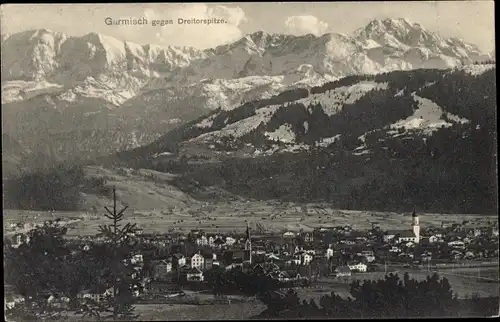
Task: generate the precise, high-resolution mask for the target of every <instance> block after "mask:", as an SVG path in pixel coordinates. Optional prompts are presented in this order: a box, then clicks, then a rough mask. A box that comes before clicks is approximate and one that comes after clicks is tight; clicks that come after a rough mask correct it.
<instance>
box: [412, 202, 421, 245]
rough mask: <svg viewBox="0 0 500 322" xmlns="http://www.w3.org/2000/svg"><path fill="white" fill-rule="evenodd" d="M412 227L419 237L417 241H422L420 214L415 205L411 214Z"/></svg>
mask: <svg viewBox="0 0 500 322" xmlns="http://www.w3.org/2000/svg"><path fill="white" fill-rule="evenodd" d="M411 228H412V230H413V233H414V234H415V236H416V237H417V240H416V242H417V243H419V242H420V223H419V221H418V214H417V212H416V211H415V207H413V212H412V214H411Z"/></svg>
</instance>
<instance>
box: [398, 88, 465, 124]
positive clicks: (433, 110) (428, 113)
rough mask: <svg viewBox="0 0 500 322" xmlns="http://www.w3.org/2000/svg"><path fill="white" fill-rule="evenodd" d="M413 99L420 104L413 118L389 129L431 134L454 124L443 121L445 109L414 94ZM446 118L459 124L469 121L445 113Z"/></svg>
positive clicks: (399, 122)
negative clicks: (419, 131) (420, 131)
mask: <svg viewBox="0 0 500 322" xmlns="http://www.w3.org/2000/svg"><path fill="white" fill-rule="evenodd" d="M412 96H413V99H414V100H415V101H416V102H418V109H417V110H416V111H415V112H414V113H413V115H412V116H410V117H407V118H406V119H404V120H400V121H398V122H396V123H394V124H391V125H390V126H389V127H390V128H391V129H396V130H397V129H399V128H404V129H406V130H422V131H424V133H431V132H433V131H435V130H437V129H439V128H441V127H449V126H451V125H452V124H451V123H449V122H447V121H445V120H443V119H442V116H443V113H444V111H443V109H442V108H441V107H440V106H439V105H437V104H436V103H434V102H433V101H431V100H429V99H426V98H423V97H420V96H417V95H415V94H412ZM445 114H446V117H447V118H448V119H450V120H453V121H454V122H457V123H467V122H469V120H467V119H465V118H461V117H459V116H456V115H453V114H451V113H445ZM391 133H397V131H392V132H391Z"/></svg>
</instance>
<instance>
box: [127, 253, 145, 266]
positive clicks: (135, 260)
mask: <svg viewBox="0 0 500 322" xmlns="http://www.w3.org/2000/svg"><path fill="white" fill-rule="evenodd" d="M130 262H131V263H132V264H142V263H144V258H143V257H142V254H135V255H134V256H132V258H131V259H130Z"/></svg>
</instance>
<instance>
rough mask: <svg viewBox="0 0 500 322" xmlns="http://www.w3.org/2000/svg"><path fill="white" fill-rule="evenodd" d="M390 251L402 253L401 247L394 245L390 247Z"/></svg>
mask: <svg viewBox="0 0 500 322" xmlns="http://www.w3.org/2000/svg"><path fill="white" fill-rule="evenodd" d="M389 252H391V253H401V248H399V247H396V246H392V247H391V248H390V249H389Z"/></svg>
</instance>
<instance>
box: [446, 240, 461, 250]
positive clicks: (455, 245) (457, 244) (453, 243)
mask: <svg viewBox="0 0 500 322" xmlns="http://www.w3.org/2000/svg"><path fill="white" fill-rule="evenodd" d="M448 246H450V247H453V248H464V247H465V243H464V242H463V241H461V240H455V241H451V242H449V243H448Z"/></svg>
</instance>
